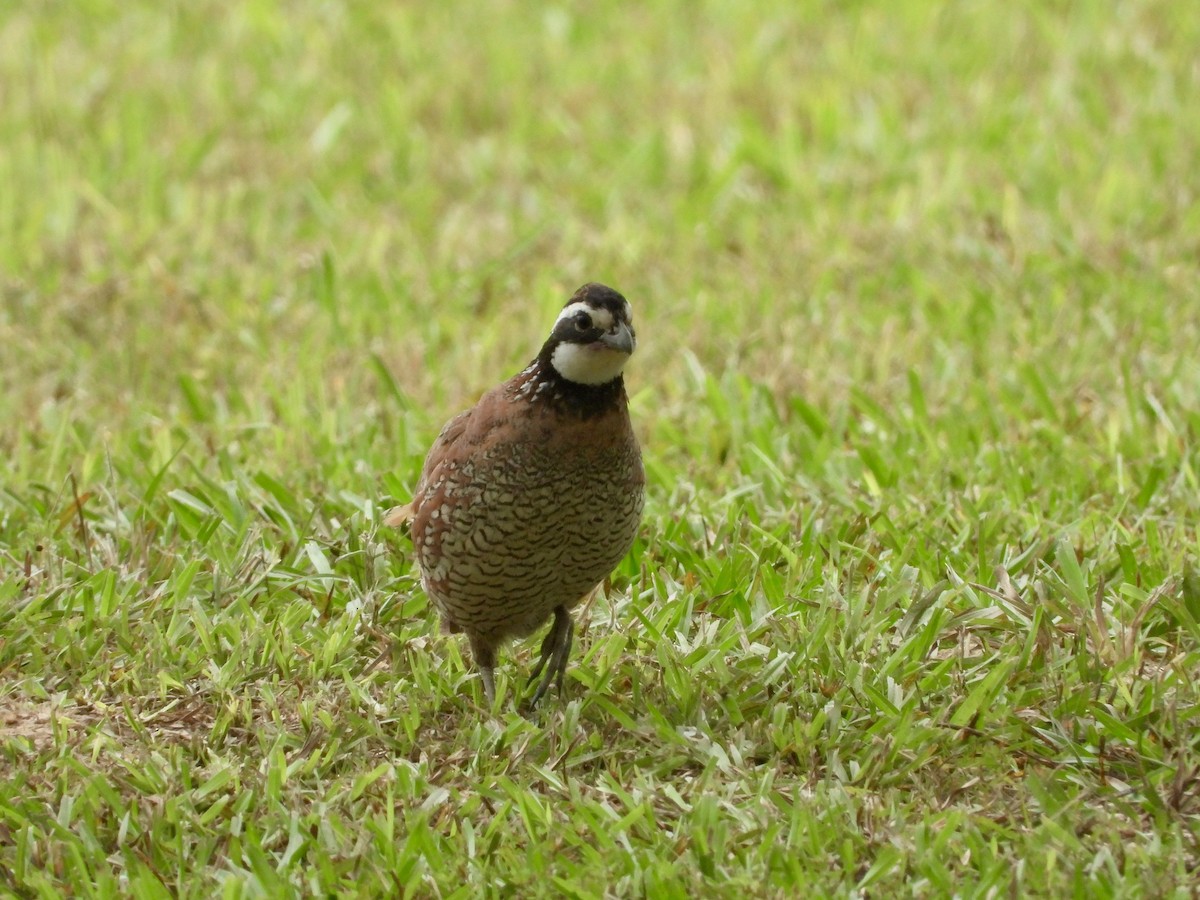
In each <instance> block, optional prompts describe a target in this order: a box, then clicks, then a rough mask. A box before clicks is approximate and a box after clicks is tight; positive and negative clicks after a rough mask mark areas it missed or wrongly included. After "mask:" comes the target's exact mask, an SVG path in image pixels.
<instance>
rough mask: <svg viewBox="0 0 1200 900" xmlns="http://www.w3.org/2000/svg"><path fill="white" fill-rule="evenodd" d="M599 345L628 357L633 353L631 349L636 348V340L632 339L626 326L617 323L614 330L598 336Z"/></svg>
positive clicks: (622, 323) (631, 333)
mask: <svg viewBox="0 0 1200 900" xmlns="http://www.w3.org/2000/svg"><path fill="white" fill-rule="evenodd" d="M600 343H602V344H603V345H604V346H605V347H607V348H608V349H609V350H616V351H617V352H618V353H624V354H625V355H626V356H629V355H631V354H632V353H633V348H634V347H636V346H637V339H636V338H634V336H633V332H632V331H631V330H630V328H629V326H628V325H626V324H625V323H624V322H618V323H617V327H616V329H615V330H613V331H610V332H609V333H608V334H602V335H601V336H600Z"/></svg>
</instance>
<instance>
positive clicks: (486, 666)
mask: <svg viewBox="0 0 1200 900" xmlns="http://www.w3.org/2000/svg"><path fill="white" fill-rule="evenodd" d="M470 641H471V656H472V657H473V658H474V659H475V665H477V666H478V667H479V677H480V678H482V679H483V695H484V696H485V697H486V698H487V704H488V706H489V707H490V706H495V705H496V673H495V669H496V650H495V648H494V647H492V645H491V644H490V643H488V642H486V641H484V640H483V639H482V638H477V637H475V636H473V635H472V636H470Z"/></svg>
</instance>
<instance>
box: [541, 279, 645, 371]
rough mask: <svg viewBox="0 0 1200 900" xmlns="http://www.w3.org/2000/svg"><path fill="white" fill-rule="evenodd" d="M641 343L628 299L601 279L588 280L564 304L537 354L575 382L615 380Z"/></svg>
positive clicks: (555, 369)
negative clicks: (598, 281)
mask: <svg viewBox="0 0 1200 900" xmlns="http://www.w3.org/2000/svg"><path fill="white" fill-rule="evenodd" d="M635 347H637V336H636V334H635V333H634V330H633V310H632V308H631V307H630V306H629V301H628V300H626V299H625V298H624V297H622V296H621V295H620V294H618V293H617V292H616V291H614V290H613V289H612V288H610V287H606V286H605V285H603V284H596V283H590V284H585V285H584V286H583V287H581V288H580V289H579V290H577V291H576V292H575V294H574V295H573V296H572V297H571V299H570V300H568V301H567V302H566V305H565V306H563V309H562V312H561V313H559V314H558V319H557V320H556V321H555V323H554V330H553V331H551V332H550V337H549V338H548V339H547V340H546V343H545V345H544V346H543V347H542V352H541V353H540V354H539V359H541V360H542V361H543V362H545V363H549V365H550V366H552V367H553V368H554V371H556V372H557V373H558V374H559V375H560V376H562V377H563V378H564V379H566V380H567V381H570V382H573V383H575V384H585V385H592V386H597V385H602V384H608V383H610V382H612V381H615V380H616V379H617V378H619V377H620V376H621V370H622V369H623V368H624V367H625V363H626V362H628V361H629V357H630V356H632V355H633V351H634V348H635Z"/></svg>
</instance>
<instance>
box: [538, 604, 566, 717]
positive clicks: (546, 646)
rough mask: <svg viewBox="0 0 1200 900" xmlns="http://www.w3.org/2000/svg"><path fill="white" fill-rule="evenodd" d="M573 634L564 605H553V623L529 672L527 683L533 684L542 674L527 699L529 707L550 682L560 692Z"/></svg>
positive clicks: (544, 693)
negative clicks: (535, 688) (539, 654)
mask: <svg viewBox="0 0 1200 900" xmlns="http://www.w3.org/2000/svg"><path fill="white" fill-rule="evenodd" d="M574 634H575V626H574V625H573V624H572V623H571V614H570V613H568V612H567V610H566V607H564V606H558V607H555V609H554V624H553V625H551V626H550V632H549V633H548V634H547V635H546V637H545V639H544V640H543V641H542V653H541V657H540V658H539V659H538V661H537V665H535V666H534V667H533V671H532V672H530V673H529V684H533V682H534V680H536V679H537V677H538V676H539V675H541V676H542V678H541V681H540V682H538V686H537V690H536V691H534V692H533V696H532V697H531V698H530V699H529V708H530V709H533V708H534V707H535V706H537V705H538V701H540V700H541V699H542V697H544V696H545V695H546V691H547V690H549V689H550V684H551V683H552V682H553V683H554V684H556V685H557V687H558V692H559V693H560V694H561V693H562V690H563V676H564V675H565V674H566V671H567V660H568V659H569V658H570V656H571V643H572V641H573V640H574ZM543 669H544V670H545V671H543Z"/></svg>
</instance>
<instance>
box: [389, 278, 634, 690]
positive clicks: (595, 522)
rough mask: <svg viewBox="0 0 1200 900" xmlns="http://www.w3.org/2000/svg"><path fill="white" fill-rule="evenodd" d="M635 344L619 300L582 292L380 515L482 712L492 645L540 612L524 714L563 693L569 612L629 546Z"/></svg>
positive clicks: (457, 420)
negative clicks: (464, 653)
mask: <svg viewBox="0 0 1200 900" xmlns="http://www.w3.org/2000/svg"><path fill="white" fill-rule="evenodd" d="M636 347H637V336H636V332H635V330H634V327H633V310H632V308H631V306H630V304H629V301H628V300H626V299H625V297H624V296H622V295H621V294H620V293H618V292H617V291H616V290H614V289H613V288H611V287H608V286H606V285H603V284H598V283H595V282H591V283H588V284H585V285H583V286H582V287H580V288H579V289H578V290H577V291H575V293H574V294H573V295H572V296H571V297H570V299H568V300H567V301H566V303H565V304H564V305H563V307H562V310H561V311H560V312H559V314H558V317H557V318H556V319H555V321H554V326H553V327H552V328H551V330H550V335H549V337H547V338H546V340H545V342H544V343H543V344H542V347H541V350H540V351H539V352H538V354H537V356H536V357H534V359H533V360H532V362H530V363H529V365H528V366H526V367H525V368H524V369H523V370H521V371H520V372H518V373H517V374H516V375H514V376H513V377H512V378H510V379H508V380H507V381H505V382H503V383H502V384H500V385H498V386H496V387H495V388H493V389H491V390H490V391H488V392H487V393H485V394H484V395H483V396H482V397H481V398H480V399H479V401H478V402H477V403H476V404H475V406H473V407H472V408H471V409H468V410H466V411H465V412H461V413H459V414H458V415H456V416H454V417H453V418H452V419H450V421H449V422H447V423H446V424H445V426H444V427H443V428H442V430H441V433H440V434H439V435H438V437H437V439H436V440H434V442H433V445H432V446H431V447H430V449H429V452H428V454H427V456H426V458H425V463H424V465H423V467H422V470H421V475H420V478H419V480H418V482H417V486H416V488H415V490H414V492H413V497H412V499H411V500H410V501H409V502H408V503H406V504H404V505H402V506H397V507H395V508H393V509H391V510H389V511H388V513H387V514H386V515H385V518H384V522H385V524H387V525H391V526H399V525H401V524H403V523H408V525H409V529H410V531H409V534H410V537H411V539H412V544H413V552H414V556H415V557H416V562H417V565H418V568H419V569H420V573H421V583H422V586H423V587H424V589H425V592H426V594H427V595H428V596H429V598H430V600H431V601H432V603H433V605H434V607H435V608H436V609H437V611H438V613H439V614H440V618H441V630H442V632H443V633H448V634H456V633H462V634H464V635H465V636H466V638H467V641H468V643H469V644H470V648H471V656H472V659H473V661H474V663H475V666H476V667H477V668H478V669H479V673H480V677H481V679H482V681H483V690H484V694H485V696H486V698H487V701H488V705H489V706H493V705H494V703H495V698H496V687H495V666H496V652H497V650H498V648H500V647H501V646H502V645H503V644H505V643H506V642H507V641H509V640H510V639H513V638H519V637H525V636H528V635H530V634H533V633H534V632H535V631H537V630H538V628H540V627H541V625H542V624H543V623H544V622H545V621H546V620H547V619H549V618H550V617H551V616H553V620H554V621H553V623H552V625H551V627H550V630H549V632H548V633H547V634H546V637H545V639H544V640H543V642H542V646H541V655H540V658H539V659H538V662H537V664H536V665H535V666H534V667H533V669H532V672H531V674H530V677H529V682H528V683H529V684H533V682H534V680H535V679H537V678H538V676H539V674H540V675H541V680H540V682H539V683H538V686H537V688H536V690H535V692H534V694H533V697H532V698H531V700H530V702H529V708H530V709H532V708H533V707H535V706H536V705H537V704H538V702H539V701H540V700H541V699H542V697H543V696H544V695H545V694H546V691H547V690H548V688H549V687H550V685H551V683H554V684H556V686H557V689H558V692H559V694H560V695H561V694H562V693H563V677H564V674H565V672H566V668H567V660H568V658H569V656H570V653H571V645H572V642H573V639H574V623H573V621H572V619H571V610H572V608H573V607H574V606H576V605H577V604H578V603H579V602H580V601H581V600H583V599H584V598H585V597H587V596H589V595H590V594H591V593H592V592H593V591H594V590H595V589H596V588H597V587H598V586H599V585H600V584H601V583H602V582H603V581H604V580H605V579H606V578H608V577H609V576H610V575H611V573H612V571H613V569H614V568H616V566H617V564H618V563H620V561H621V560H622V559H623V558H624V557H625V555H626V554H627V553H628V552H629V550H630V549H631V548H632V547H633V544H634V541H635V539H636V537H637V534H638V529H639V527H640V524H641V518H642V510H643V506H644V503H645V485H646V475H645V469H644V467H643V464H642V454H641V448H640V446H639V443H638V440H637V436H636V435H635V433H634V429H633V425H632V422H631V419H630V415H629V399H628V395H627V393H626V390H625V381H624V374H623V373H624V369H625V364H626V363H627V362H628V361H629V359H630V357H631V356H632V355H633V352H634V350H635V348H636Z"/></svg>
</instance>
